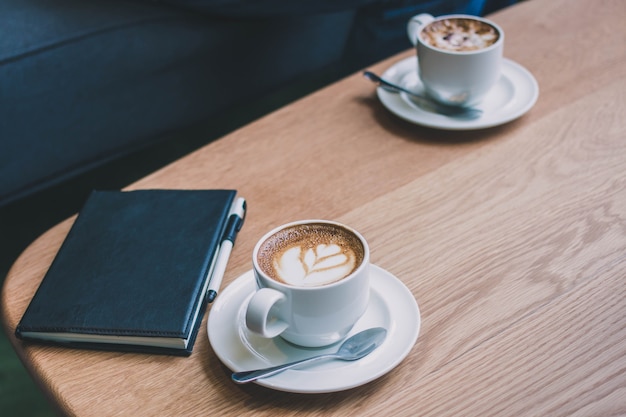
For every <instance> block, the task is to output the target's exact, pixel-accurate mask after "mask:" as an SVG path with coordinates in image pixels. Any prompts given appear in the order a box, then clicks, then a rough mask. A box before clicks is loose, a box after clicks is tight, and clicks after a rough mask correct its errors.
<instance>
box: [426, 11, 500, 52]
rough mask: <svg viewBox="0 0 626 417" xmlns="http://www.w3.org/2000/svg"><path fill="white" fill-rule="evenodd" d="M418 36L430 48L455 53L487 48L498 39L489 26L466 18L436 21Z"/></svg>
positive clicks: (495, 32)
mask: <svg viewBox="0 0 626 417" xmlns="http://www.w3.org/2000/svg"><path fill="white" fill-rule="evenodd" d="M420 36H421V37H422V40H423V41H424V42H425V43H427V44H428V45H430V46H433V47H435V48H439V49H443V50H446V51H456V52H469V51H476V50H479V49H484V48H487V47H489V46H491V45H493V44H494V43H496V42H497V40H498V38H499V37H500V35H499V34H498V31H497V30H496V28H495V27H493V26H491V25H490V24H488V23H485V22H482V21H480V20H474V19H466V18H450V19H442V20H436V21H434V22H432V23H430V24H429V25H428V26H426V27H425V28H424V29H423V30H422V33H421V35H420Z"/></svg>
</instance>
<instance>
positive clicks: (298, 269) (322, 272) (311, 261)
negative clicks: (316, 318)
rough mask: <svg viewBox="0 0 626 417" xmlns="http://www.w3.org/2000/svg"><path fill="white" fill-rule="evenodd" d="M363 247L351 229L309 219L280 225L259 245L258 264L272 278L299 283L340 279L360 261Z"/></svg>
mask: <svg viewBox="0 0 626 417" xmlns="http://www.w3.org/2000/svg"><path fill="white" fill-rule="evenodd" d="M363 258H364V248H363V244H362V243H361V241H360V240H359V238H358V237H357V236H355V235H354V234H353V233H352V232H351V231H349V230H347V229H345V228H343V227H341V226H339V225H333V224H326V223H308V224H301V225H294V226H291V227H287V228H285V229H282V230H280V231H278V232H276V233H274V234H273V235H271V236H270V237H269V238H267V239H266V240H265V241H264V242H263V243H262V244H261V245H260V247H259V251H258V253H257V262H258V264H259V267H260V268H261V269H262V270H263V271H264V272H265V273H266V274H267V275H269V276H270V277H272V278H273V279H274V280H276V281H279V282H282V283H285V284H288V285H294V286H298V287H314V286H320V285H326V284H330V283H333V282H336V281H339V280H341V279H343V278H345V277H347V276H349V275H350V274H351V273H352V272H354V271H355V270H356V269H357V268H358V267H359V266H360V265H361V263H362V262H363Z"/></svg>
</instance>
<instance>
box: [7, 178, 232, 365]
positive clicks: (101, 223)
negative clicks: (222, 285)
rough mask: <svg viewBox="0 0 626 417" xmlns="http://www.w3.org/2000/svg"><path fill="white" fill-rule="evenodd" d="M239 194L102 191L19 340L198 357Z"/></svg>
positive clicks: (90, 202) (79, 222)
mask: <svg viewBox="0 0 626 417" xmlns="http://www.w3.org/2000/svg"><path fill="white" fill-rule="evenodd" d="M235 197H236V191H235V190H138V191H127V192H123V191H94V192H93V193H92V194H91V195H90V196H89V198H88V199H87V201H86V203H85V205H84V207H83V208H82V210H81V211H80V213H79V215H78V217H77V219H76V221H75V222H74V224H73V226H72V228H71V230H70V232H69V233H68V235H67V237H66V238H65V241H64V242H63V245H62V246H61V248H60V249H59V252H58V253H57V255H56V257H55V259H54V261H53V263H52V264H51V266H50V268H49V270H48V272H47V273H46V275H45V277H44V279H43V281H42V282H41V285H40V286H39V288H38V290H37V292H36V293H35V295H34V297H33V299H32V300H31V302H30V304H29V306H28V308H27V310H26V312H25V313H24V316H23V317H22V319H21V321H20V323H19V325H18V327H17V329H16V332H15V333H16V335H17V336H18V337H20V338H22V339H27V340H36V341H41V342H49V343H57V344H58V343H60V344H65V345H70V346H75V347H85V348H98V349H107V350H130V351H141V352H152V353H167V354H176V355H189V354H191V351H192V349H193V345H194V343H195V339H196V335H197V333H198V327H199V325H200V323H201V321H202V317H203V314H204V311H205V308H206V302H205V300H206V291H207V285H208V277H209V275H210V269H211V267H212V264H213V262H214V259H215V257H216V255H217V251H218V248H219V245H220V241H221V238H222V235H223V233H224V229H225V227H226V224H227V221H228V215H229V212H230V210H231V206H232V205H233V203H234V201H235Z"/></svg>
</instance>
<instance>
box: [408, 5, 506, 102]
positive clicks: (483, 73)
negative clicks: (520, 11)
mask: <svg viewBox="0 0 626 417" xmlns="http://www.w3.org/2000/svg"><path fill="white" fill-rule="evenodd" d="M450 22H453V23H452V24H454V22H459V24H465V23H469V24H471V25H473V24H474V23H475V24H476V27H479V28H480V27H483V28H486V27H490V28H493V30H494V31H495V34H496V36H497V38H496V40H495V42H493V43H490V41H488V42H486V43H487V46H484V47H481V46H480V45H481V43H480V42H482V41H483V39H482V36H485V38H487V37H492V34H491V32H487V33H488V34H482V35H477V34H476V33H474V34H470V35H469V36H467V37H465V38H463V37H460V36H459V35H456V34H455V35H451V34H448V35H446V36H448V39H444V38H445V36H444V37H442V38H439V40H440V41H441V43H438V44H437V46H435V42H434V41H432V39H431V41H432V44H431V43H429V40H428V37H425V33H428V34H431V33H432V32H433V28H440V29H442V28H443V27H445V25H449V24H450ZM483 25H485V26H483ZM425 31H427V32H425ZM407 34H408V36H409V39H410V40H411V42H412V43H413V44H414V45H415V46H416V48H417V58H418V76H419V78H420V80H421V81H422V83H423V85H424V90H425V92H426V93H427V94H428V95H429V96H431V97H432V98H433V99H435V100H437V101H439V102H441V103H444V104H450V105H459V106H472V105H476V104H478V103H479V102H480V101H481V100H482V99H483V98H484V96H485V95H486V94H487V93H488V92H489V90H491V88H492V87H493V86H494V85H495V84H496V83H497V82H498V80H499V79H500V76H501V65H502V55H503V50H504V32H503V31H502V29H501V28H500V27H499V26H498V25H496V24H495V23H493V22H492V21H490V20H487V19H483V18H481V17H477V16H470V15H446V16H440V17H437V18H435V17H433V16H431V15H429V14H419V15H417V16H414V17H412V18H411V19H410V20H409V23H408V24H407ZM472 40H475V41H476V44H475V45H473V46H472V45H471V41H472ZM446 42H448V44H446ZM465 42H467V44H466V46H463V44H464V43H465ZM476 45H478V46H479V47H478V48H477V49H471V48H472V47H474V46H476ZM444 48H446V49H444Z"/></svg>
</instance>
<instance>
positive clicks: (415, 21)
mask: <svg viewBox="0 0 626 417" xmlns="http://www.w3.org/2000/svg"><path fill="white" fill-rule="evenodd" d="M433 20H435V18H434V17H433V16H432V15H430V14H428V13H422V14H418V15H415V16H413V17H412V18H411V19H409V23H407V25H406V34H407V36H408V37H409V40H410V41H411V43H412V44H413V45H417V37H418V36H419V32H420V29H421V28H422V26H425V25H427V24H429V23H430V22H432V21H433Z"/></svg>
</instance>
